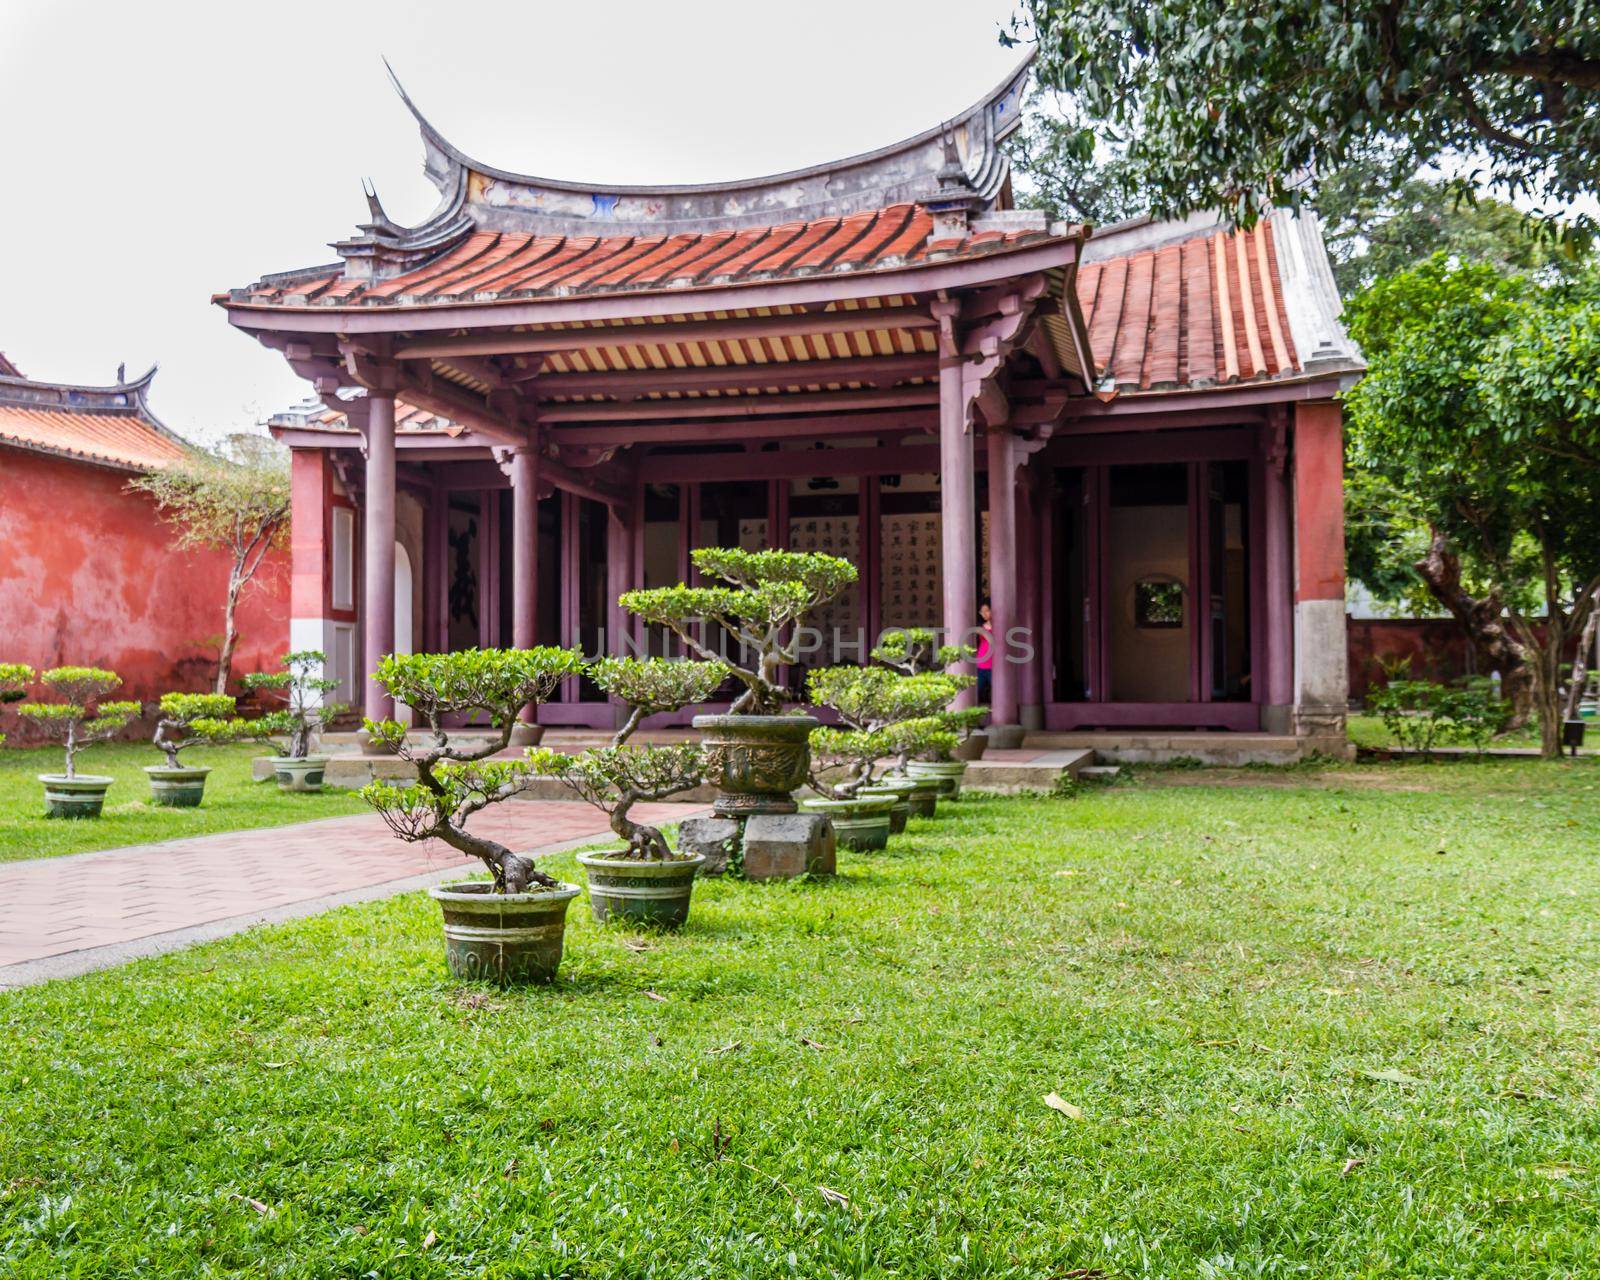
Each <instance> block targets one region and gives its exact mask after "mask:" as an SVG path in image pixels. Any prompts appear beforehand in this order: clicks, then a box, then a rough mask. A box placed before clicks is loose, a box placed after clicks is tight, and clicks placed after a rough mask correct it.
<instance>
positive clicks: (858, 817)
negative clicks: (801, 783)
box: [800, 796, 894, 853]
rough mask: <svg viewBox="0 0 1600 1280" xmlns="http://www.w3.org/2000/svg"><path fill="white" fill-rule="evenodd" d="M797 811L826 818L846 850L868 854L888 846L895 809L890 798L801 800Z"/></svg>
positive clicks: (866, 797)
mask: <svg viewBox="0 0 1600 1280" xmlns="http://www.w3.org/2000/svg"><path fill="white" fill-rule="evenodd" d="M800 808H801V810H802V811H803V812H805V813H822V814H826V815H827V816H828V818H829V820H830V821H831V822H832V823H833V829H834V832H835V833H836V834H837V835H838V837H839V843H840V844H842V845H843V846H844V847H845V848H846V849H853V850H854V851H855V852H857V853H869V852H871V851H872V850H874V849H882V848H885V847H886V846H887V845H888V843H889V827H890V813H891V811H892V810H893V809H894V800H893V799H892V798H891V797H889V796H859V797H852V798H851V799H848V800H802V801H801V802H800Z"/></svg>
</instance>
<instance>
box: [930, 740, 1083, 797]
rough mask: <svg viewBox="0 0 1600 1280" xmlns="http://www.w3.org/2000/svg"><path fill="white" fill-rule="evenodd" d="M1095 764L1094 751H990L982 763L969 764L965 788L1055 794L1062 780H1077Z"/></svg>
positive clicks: (986, 753) (984, 755)
mask: <svg viewBox="0 0 1600 1280" xmlns="http://www.w3.org/2000/svg"><path fill="white" fill-rule="evenodd" d="M1093 764H1094V752H1093V751H1090V750H1087V749H1084V748H1076V749H1066V750H1042V749H1039V748H1033V749H1029V748H1027V747H1018V748H1015V749H1012V750H999V749H996V748H991V749H990V750H988V751H985V752H984V753H983V758H982V759H981V760H973V761H970V762H969V763H968V764H967V775H966V779H965V781H963V783H962V786H963V788H966V789H970V790H973V791H993V792H998V793H1000V794H1009V793H1013V792H1018V791H1054V790H1055V788H1056V784H1057V783H1058V782H1060V781H1061V779H1062V778H1063V777H1071V778H1075V777H1077V776H1078V774H1079V773H1081V772H1082V771H1083V770H1084V769H1087V768H1090V767H1092V766H1093Z"/></svg>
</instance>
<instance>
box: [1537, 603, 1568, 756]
mask: <svg viewBox="0 0 1600 1280" xmlns="http://www.w3.org/2000/svg"><path fill="white" fill-rule="evenodd" d="M1562 639H1563V633H1562V630H1561V628H1560V627H1559V626H1557V625H1555V624H1554V623H1552V624H1551V626H1550V634H1549V635H1547V637H1546V639H1545V642H1544V644H1543V645H1541V646H1540V647H1539V649H1538V650H1537V652H1536V654H1535V658H1534V681H1533V684H1534V697H1535V699H1536V701H1537V702H1538V704H1539V757H1540V759H1543V760H1559V759H1560V758H1561V650H1562V649H1563V648H1564V647H1565V646H1564V645H1563V644H1562Z"/></svg>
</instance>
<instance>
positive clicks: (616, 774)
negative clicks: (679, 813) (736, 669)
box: [528, 658, 728, 861]
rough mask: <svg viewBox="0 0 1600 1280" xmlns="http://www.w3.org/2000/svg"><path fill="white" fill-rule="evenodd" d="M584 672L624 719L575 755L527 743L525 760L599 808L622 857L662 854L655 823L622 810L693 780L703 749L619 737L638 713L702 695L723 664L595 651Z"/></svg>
mask: <svg viewBox="0 0 1600 1280" xmlns="http://www.w3.org/2000/svg"><path fill="white" fill-rule="evenodd" d="M588 675H589V678H590V679H591V680H593V681H594V682H595V684H597V685H598V686H599V687H600V688H601V689H603V690H604V691H605V692H606V693H609V694H612V695H613V696H615V697H617V698H620V699H621V700H622V701H623V702H624V703H625V704H626V705H627V706H628V707H629V708H630V711H629V714H628V718H627V720H626V721H625V722H624V723H623V725H622V727H621V728H620V729H618V730H617V731H616V733H615V734H614V735H613V736H612V739H611V744H610V745H609V746H606V747H599V748H596V749H595V750H592V751H586V752H584V753H583V754H582V755H577V756H570V755H563V754H561V753H560V752H557V751H552V750H550V749H549V748H537V747H536V748H532V749H530V750H529V752H528V763H529V767H530V768H531V770H532V771H533V772H534V773H536V774H541V775H545V776H549V777H555V778H559V779H560V780H561V781H562V782H564V783H566V785H567V786H568V787H570V788H571V789H572V790H573V791H574V792H576V793H577V795H578V796H579V797H580V798H581V799H583V800H586V801H588V802H589V803H590V804H592V805H594V807H595V808H597V809H599V810H600V811H601V812H602V813H604V814H606V815H607V817H609V818H610V820H611V829H612V830H613V831H614V832H616V833H617V835H618V836H619V837H620V838H621V839H622V841H623V843H624V845H625V846H626V849H625V855H626V856H627V857H630V858H637V859H640V860H646V859H651V860H656V861H665V860H667V859H668V858H670V857H672V850H671V849H670V848H669V847H668V846H667V841H666V837H664V836H663V835H662V834H661V832H660V831H658V830H657V829H656V828H655V827H652V826H649V825H647V824H645V823H640V822H634V821H632V820H631V819H630V818H629V817H628V813H629V810H631V809H632V808H633V806H634V805H636V804H639V803H641V802H648V801H655V800H665V799H666V798H667V797H668V796H673V795H677V794H678V793H679V792H681V791H687V790H689V789H690V788H691V787H696V786H699V785H700V782H701V781H702V779H703V777H704V770H705V757H704V753H703V751H702V749H701V748H700V747H699V746H698V745H696V744H693V743H682V744H674V745H672V746H628V745H626V744H627V741H628V739H629V738H630V737H632V736H633V733H634V731H635V730H637V729H638V727H639V724H640V722H641V721H643V720H644V718H645V717H646V716H650V715H658V714H660V713H662V712H668V711H678V710H681V709H682V708H684V707H688V706H693V705H694V704H695V703H697V702H704V701H705V700H706V699H707V698H709V697H710V696H711V695H712V694H713V693H715V692H716V691H717V688H718V686H720V685H721V684H722V682H723V681H724V680H726V679H727V678H728V666H727V664H726V663H723V662H720V661H707V662H694V661H688V660H685V659H669V658H602V659H600V661H598V662H595V663H593V664H591V665H590V667H589V669H588Z"/></svg>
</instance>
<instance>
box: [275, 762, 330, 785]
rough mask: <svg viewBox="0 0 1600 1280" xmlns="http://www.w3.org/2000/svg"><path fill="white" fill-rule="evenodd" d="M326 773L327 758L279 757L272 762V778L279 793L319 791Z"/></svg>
mask: <svg viewBox="0 0 1600 1280" xmlns="http://www.w3.org/2000/svg"><path fill="white" fill-rule="evenodd" d="M327 771H328V757H327V756H300V757H298V758H292V757H290V756H279V757H278V758H277V759H275V760H274V761H273V762H272V776H273V777H274V778H276V779H277V780H278V790H279V791H321V790H322V779H323V776H324V775H325V774H326V773H327Z"/></svg>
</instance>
